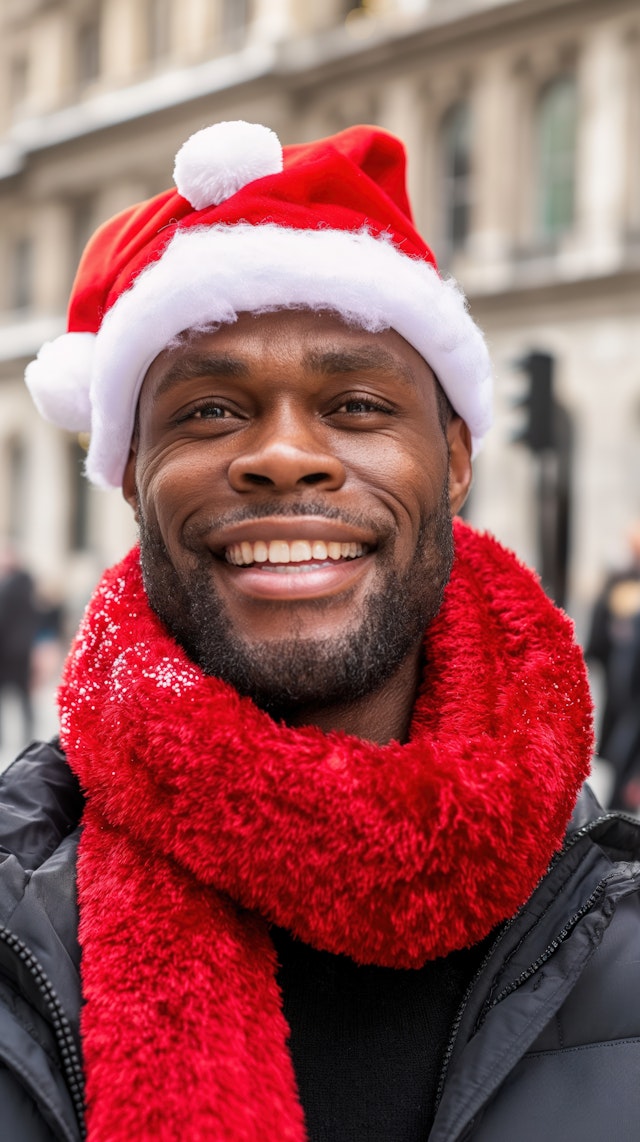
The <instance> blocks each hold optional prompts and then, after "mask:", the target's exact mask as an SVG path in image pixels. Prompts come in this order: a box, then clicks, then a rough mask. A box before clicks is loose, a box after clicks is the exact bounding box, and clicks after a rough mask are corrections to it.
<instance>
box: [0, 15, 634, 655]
mask: <svg viewBox="0 0 640 1142" xmlns="http://www.w3.org/2000/svg"><path fill="white" fill-rule="evenodd" d="M235 118H243V119H247V120H251V121H258V122H262V123H266V124H268V125H269V126H271V127H272V128H273V129H274V130H275V131H276V132H277V133H278V135H279V136H280V138H281V140H282V141H283V142H284V143H289V142H298V141H301V140H304V139H307V138H310V137H315V136H319V135H323V134H329V133H332V132H334V131H336V130H338V129H341V128H343V127H345V126H348V125H349V124H351V123H354V122H370V123H377V124H380V125H381V126H383V127H385V128H388V129H389V130H391V131H393V132H395V133H397V134H399V135H400V136H401V137H402V138H403V139H404V140H405V142H406V144H407V147H408V151H409V159H410V164H409V180H410V189H411V195H412V200H413V203H414V206H415V212H416V216H417V223H418V227H419V228H420V229H421V230H422V232H423V233H424V234H425V236H426V237H427V239H428V240H429V241H430V242H431V244H432V245H433V247H434V249H435V251H436V254H437V256H438V259H439V261H440V264H441V266H442V268H443V269H444V271H446V272H450V273H452V274H453V275H454V276H455V277H456V278H458V280H459V281H460V282H461V283H462V285H463V287H464V289H465V291H466V293H467V295H468V297H469V299H470V304H471V309H472V311H473V314H474V316H475V317H476V319H477V320H478V322H479V323H480V325H481V326H482V327H483V328H484V330H485V332H486V335H487V337H488V340H489V342H490V346H491V349H492V353H493V357H494V361H495V367H496V376H497V392H496V404H497V413H496V427H495V429H494V431H493V434H492V438H491V439H490V441H489V442H488V443H487V445H486V447H485V449H484V452H483V453H482V455H481V457H480V458H479V461H478V464H477V474H476V483H475V487H474V491H473V493H472V498H471V502H470V505H469V511H468V514H469V516H470V518H471V519H472V521H473V522H475V523H477V524H479V525H481V526H483V527H488V528H490V529H492V530H493V531H494V532H495V533H496V534H497V535H498V536H499V537H500V538H501V539H503V540H504V541H505V542H506V543H508V544H509V545H511V546H512V547H514V548H515V549H516V550H517V551H518V552H519V553H520V554H521V556H522V557H523V558H524V559H525V560H527V561H528V562H531V563H538V565H540V560H541V558H542V556H541V549H540V544H539V515H540V512H539V507H540V502H539V497H540V492H541V488H544V483H545V479H548V476H549V472H548V470H547V472H546V476H545V465H546V468H547V469H548V462H550V463H551V464H552V466H553V463H554V462H555V461H554V458H553V456H551V460H550V461H549V454H548V453H546V452H544V451H543V452H539V451H537V450H536V447H535V445H534V446H533V447H530V448H523V447H518V446H516V445H515V444H514V443H513V441H512V438H513V435H514V433H515V432H516V431H517V427H516V422H517V419H518V416H519V415H520V416H522V415H523V412H521V413H520V414H518V413H517V412H515V411H514V409H513V402H514V398H515V397H516V396H517V394H518V393H520V394H523V393H524V395H526V391H527V390H526V385H527V383H529V382H527V379H526V376H524V375H523V374H522V373H520V372H519V371H518V370H517V368H516V367H515V362H516V360H517V359H518V358H522V357H523V356H525V355H526V354H528V353H529V352H530V351H531V350H537V351H539V352H542V353H543V354H548V355H549V356H550V357H551V359H552V363H553V365H554V369H555V372H554V386H555V394H556V398H557V400H558V401H559V402H561V405H562V408H563V410H564V411H563V416H564V421H563V423H564V425H565V427H566V426H567V425H569V426H570V428H571V439H572V465H573V466H572V485H573V496H572V500H571V526H570V538H569V548H568V551H569V578H568V594H567V596H566V599H565V601H566V603H567V606H568V608H569V610H570V611H571V613H572V614H573V615H574V616H575V617H576V619H577V621H578V631H579V633H582V632H583V630H584V624H585V622H586V615H587V611H588V608H589V605H590V602H591V600H592V599H593V597H594V595H595V593H596V589H597V587H598V584H599V582H600V579H601V576H602V573H603V570H604V569H605V567H608V566H609V565H611V564H613V563H615V561H616V559H617V558H618V557H621V556H622V550H623V547H622V545H623V543H624V533H625V528H626V526H627V524H628V522H629V520H630V519H631V518H633V517H634V516H637V515H640V323H639V321H638V314H639V313H640V304H639V303H640V9H639V7H638V3H637V0H363V2H362V3H360V4H357V3H354V0H346V2H344V0H324V2H323V3H322V4H310V3H308V2H307V0H101V2H99V0H0V534H2V535H3V536H5V537H8V538H9V539H10V540H11V541H12V544H13V546H14V547H15V548H17V549H18V550H19V551H20V553H21V555H22V558H23V560H24V561H25V562H26V563H27V564H28V566H29V568H30V569H31V571H32V572H33V574H34V575H35V576H36V579H37V580H38V581H39V582H40V583H41V584H42V585H44V589H45V591H46V592H48V594H49V595H50V596H55V595H58V596H59V597H61V598H63V599H64V601H65V602H66V605H67V607H68V609H69V612H70V614H71V616H72V621H74V620H75V617H76V614H77V612H78V610H79V608H80V606H81V605H82V604H83V603H84V601H85V599H86V597H87V595H88V593H89V591H90V589H91V587H92V586H93V584H94V582H95V580H96V578H97V576H98V574H99V572H100V570H101V569H102V568H103V566H105V565H106V564H108V563H109V562H112V561H113V560H114V559H116V558H117V557H119V556H120V555H121V553H123V551H124V550H125V549H126V548H127V547H128V546H129V545H130V543H131V541H132V539H133V537H134V531H133V524H132V521H131V518H130V513H129V510H128V509H127V508H126V507H125V505H124V503H123V502H122V501H121V499H120V497H119V496H118V495H117V494H115V493H105V492H102V491H97V490H95V489H93V488H89V487H88V486H87V485H86V484H85V482H84V481H83V479H82V476H81V465H82V449H81V447H80V445H79V443H78V441H77V440H76V439H74V438H73V437H72V436H69V435H65V434H64V433H62V432H59V431H57V430H55V429H54V428H52V427H51V426H48V425H47V424H45V423H43V422H42V421H41V420H40V418H39V416H38V415H37V414H36V412H35V411H34V409H33V407H32V405H31V402H30V398H29V396H28V394H27V392H26V390H25V388H24V385H23V381H22V375H23V371H24V366H25V364H26V363H27V362H28V361H29V359H30V358H31V357H32V356H33V355H34V354H35V352H36V351H37V349H38V348H39V346H40V344H41V343H42V342H43V341H44V340H46V339H49V338H51V337H54V336H56V335H57V334H58V333H60V332H62V330H63V327H64V319H65V318H64V314H65V306H66V299H67V295H68V291H69V287H70V285H71V282H72V279H73V275H74V271H75V268H76V265H77V262H78V258H79V255H80V252H81V250H82V247H83V244H84V242H85V241H86V239H87V237H88V236H89V234H90V232H91V231H92V230H93V229H94V228H95V226H96V225H97V224H98V223H99V222H101V221H102V220H103V219H104V218H106V217H107V216H109V215H111V214H112V213H114V212H115V211H117V210H118V209H119V208H121V207H124V206H127V205H129V204H130V203H132V202H133V201H136V200H137V199H140V198H144V197H147V196H149V195H150V194H152V193H154V192H156V191H159V190H161V189H164V188H165V187H166V186H167V185H168V184H169V181H170V175H171V170H172V164H173V156H174V154H175V152H176V150H177V149H178V147H179V146H180V144H181V143H182V142H183V141H184V139H186V138H187V136H188V135H189V134H191V133H192V132H193V131H195V130H197V129H199V128H200V127H202V126H205V125H207V124H208V123H211V122H214V121H216V120H220V119H235ZM523 386H524V387H523ZM524 415H525V416H526V415H527V412H526V410H525V411H524ZM521 428H522V426H521ZM524 434H525V436H527V429H526V425H525V426H524ZM529 437H530V434H529ZM561 437H562V440H563V441H564V444H563V447H564V446H565V445H566V439H565V435H563V434H561ZM529 443H530V444H531V439H529ZM551 486H552V489H553V486H554V485H553V479H552V481H551Z"/></svg>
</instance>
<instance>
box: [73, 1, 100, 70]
mask: <svg viewBox="0 0 640 1142" xmlns="http://www.w3.org/2000/svg"><path fill="white" fill-rule="evenodd" d="M100 25H101V21H100V11H99V10H98V12H96V13H94V14H93V15H91V16H90V17H88V18H87V19H85V20H84V21H83V22H82V23H81V24H80V25H79V27H78V31H77V39H76V60H77V65H76V66H77V76H78V86H79V87H80V88H83V87H88V86H89V85H90V84H92V83H94V82H95V81H96V79H98V78H99V76H100V40H101V29H100Z"/></svg>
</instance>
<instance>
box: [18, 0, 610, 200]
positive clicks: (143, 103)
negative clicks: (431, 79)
mask: <svg viewBox="0 0 640 1142" xmlns="http://www.w3.org/2000/svg"><path fill="white" fill-rule="evenodd" d="M627 9H628V10H630V11H631V10H632V6H631V3H630V0H608V3H607V16H609V17H610V16H611V15H613V14H614V13H615V11H616V10H619V11H624V10H627ZM578 13H581V15H582V16H583V18H587V17H588V16H589V14H590V13H591V14H599V15H601V14H602V2H601V0H446V2H444V0H434V2H433V4H432V6H430V7H429V8H428V9H427V11H426V12H424V13H422V14H418V15H415V14H414V15H412V16H411V17H405V18H403V19H400V18H399V17H398V15H397V14H395V15H394V18H393V20H391V18H390V17H386V18H385V17H380V18H375V19H374V18H372V17H362V19H361V20H360V21H357V22H356V23H355V25H354V26H355V27H358V25H361V28H360V32H359V33H355V32H352V33H350V32H349V30H348V28H346V29H345V28H344V27H342V26H339V27H336V28H333V29H329V30H327V31H326V32H324V33H322V34H319V35H314V36H306V37H297V38H291V39H288V40H283V41H281V42H279V43H267V42H260V43H258V42H250V43H249V44H247V46H246V47H245V48H244V49H243V50H242V51H239V52H236V53H234V54H231V55H226V56H222V57H218V58H216V59H212V60H207V61H205V62H204V63H201V64H197V65H194V66H189V67H180V68H173V69H170V70H167V71H164V72H161V73H158V74H157V75H154V76H151V77H149V78H147V79H145V80H142V81H140V82H139V83H134V84H129V85H127V86H125V87H120V88H114V89H111V90H109V91H101V92H96V93H95V94H93V95H91V96H89V97H88V98H86V99H84V100H82V101H80V102H77V103H74V104H72V105H70V106H68V107H64V108H60V109H58V110H55V111H51V112H49V113H46V114H42V115H35V116H31V117H29V118H25V119H23V120H22V121H20V122H18V123H16V124H15V125H14V126H13V127H12V128H11V130H10V131H9V132H8V133H7V134H6V135H5V137H4V139H3V140H2V141H0V181H2V180H5V179H9V178H12V177H15V176H16V175H17V174H19V173H20V171H21V170H22V169H23V168H24V166H25V163H26V161H27V159H28V157H29V155H31V154H36V153H38V152H41V151H45V150H50V149H51V148H55V147H56V146H60V145H64V144H66V143H69V142H72V141H74V140H80V139H83V138H86V137H90V136H92V135H95V134H96V133H98V132H100V131H104V130H108V129H113V128H117V127H118V126H121V125H123V124H135V123H136V122H141V121H142V120H144V119H146V118H148V117H150V116H154V115H158V114H162V113H163V112H165V111H167V110H168V109H170V108H176V107H180V106H188V105H189V104H192V103H197V102H198V101H199V100H202V99H205V98H207V97H211V96H215V95H216V94H220V93H223V92H225V93H227V94H229V93H233V94H238V95H239V94H240V93H241V91H242V89H243V88H246V87H248V86H250V85H252V84H255V83H256V82H259V81H263V82H265V81H266V82H270V83H272V84H274V86H275V88H276V89H277V90H282V89H283V88H284V89H285V90H286V91H287V92H288V94H289V95H293V96H295V95H298V96H300V95H302V96H304V95H305V94H307V93H309V94H310V93H311V92H312V90H313V89H314V88H316V87H318V86H322V85H326V84H328V83H330V82H331V81H336V80H340V79H349V78H351V79H352V78H353V77H354V76H356V75H358V76H359V77H360V78H361V77H362V75H363V74H365V73H367V72H370V73H371V74H377V75H378V76H379V75H380V72H381V70H382V69H386V70H388V69H389V68H390V67H392V68H393V69H398V68H402V67H404V66H406V65H407V64H408V63H410V62H411V61H412V60H414V61H415V60H418V59H419V58H420V57H422V56H424V55H425V53H428V52H431V51H434V50H440V49H442V48H443V47H445V46H447V45H448V46H451V47H455V46H456V45H457V44H460V43H465V42H469V43H473V44H474V46H475V47H476V49H477V46H478V44H479V43H480V42H481V40H482V38H485V37H488V36H496V35H499V36H500V38H501V39H503V40H504V39H507V40H508V38H509V37H510V36H511V35H512V34H513V31H514V29H515V28H518V27H519V28H521V29H526V28H527V27H529V26H530V25H532V24H535V23H538V22H540V23H544V24H546V26H547V27H548V21H549V17H553V18H554V19H556V20H559V19H562V18H564V17H565V16H566V15H568V14H569V15H573V16H574V18H575V17H576V15H577V14H578ZM390 49H392V50H390Z"/></svg>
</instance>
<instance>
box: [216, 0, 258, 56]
mask: <svg viewBox="0 0 640 1142" xmlns="http://www.w3.org/2000/svg"><path fill="white" fill-rule="evenodd" d="M250 19H251V4H250V0H222V7H221V11H220V36H221V40H222V43H223V45H224V47H226V48H239V47H242V44H243V43H244V41H245V39H246V35H247V29H248V27H249V21H250Z"/></svg>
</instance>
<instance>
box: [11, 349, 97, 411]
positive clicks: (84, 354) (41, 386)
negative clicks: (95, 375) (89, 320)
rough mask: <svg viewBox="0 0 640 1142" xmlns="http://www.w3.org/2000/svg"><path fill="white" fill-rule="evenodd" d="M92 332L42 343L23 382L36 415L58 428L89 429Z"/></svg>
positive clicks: (92, 351) (28, 366) (26, 371)
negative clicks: (31, 398)
mask: <svg viewBox="0 0 640 1142" xmlns="http://www.w3.org/2000/svg"><path fill="white" fill-rule="evenodd" d="M95 343H96V336H95V333H64V334H63V335H62V336H61V337H56V340H55V341H45V343H44V345H43V346H42V348H41V349H40V352H39V353H38V356H37V357H36V359H35V361H31V363H30V364H29V365H27V368H26V370H25V374H24V379H25V381H26V384H27V388H28V389H29V392H30V393H31V396H32V397H33V401H34V404H35V406H36V408H37V409H38V412H39V413H40V415H41V416H43V417H44V418H45V420H50V421H51V423H52V424H55V425H57V427H58V428H66V429H68V430H69V431H70V432H88V431H89V429H90V428H91V404H90V400H89V388H90V383H91V373H92V370H93V355H94V351H95Z"/></svg>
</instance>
